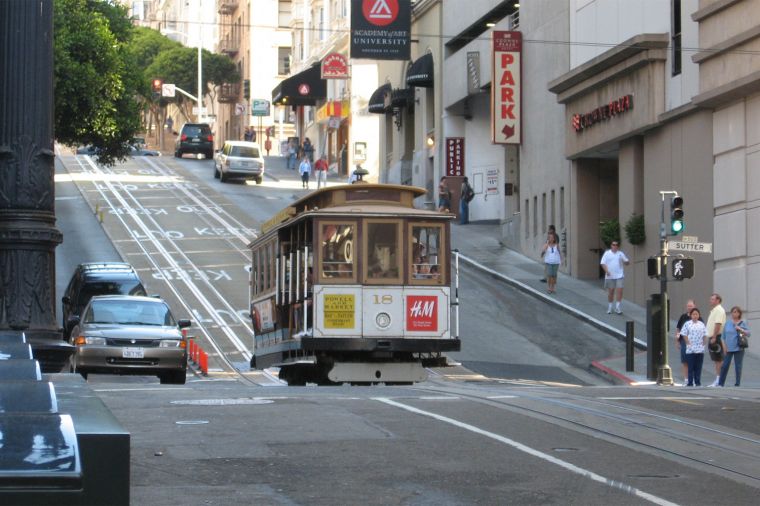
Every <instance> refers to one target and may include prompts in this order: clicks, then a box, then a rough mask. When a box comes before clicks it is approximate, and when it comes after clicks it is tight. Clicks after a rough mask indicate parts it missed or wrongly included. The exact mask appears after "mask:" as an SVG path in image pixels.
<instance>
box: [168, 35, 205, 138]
mask: <svg viewBox="0 0 760 506" xmlns="http://www.w3.org/2000/svg"><path fill="white" fill-rule="evenodd" d="M170 33H176V34H177V35H182V36H183V37H185V39H186V40H190V36H189V35H188V34H186V33H184V32H180V31H178V30H172V29H171V28H164V29H162V30H161V35H167V34H170ZM202 46H203V44H202V41H201V40H200V39H199V40H198V95H197V96H196V98H195V101H196V102H197V103H198V123H205V121H204V118H203V95H202V93H201V91H202V90H201V88H202V85H203V74H202V73H203V53H202V52H201V49H202Z"/></svg>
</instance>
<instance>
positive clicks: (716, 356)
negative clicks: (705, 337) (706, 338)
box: [707, 335, 723, 362]
mask: <svg viewBox="0 0 760 506" xmlns="http://www.w3.org/2000/svg"><path fill="white" fill-rule="evenodd" d="M715 342H716V343H718V346H720V335H719V336H718V337H717V339H715ZM707 351H709V352H710V360H712V361H713V362H720V361H721V360H723V346H720V348H718V351H711V350H710V347H709V342H708V347H707Z"/></svg>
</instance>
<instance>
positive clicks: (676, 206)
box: [670, 196, 685, 235]
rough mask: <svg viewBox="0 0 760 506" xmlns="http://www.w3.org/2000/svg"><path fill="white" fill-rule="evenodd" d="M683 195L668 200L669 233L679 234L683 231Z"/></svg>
mask: <svg viewBox="0 0 760 506" xmlns="http://www.w3.org/2000/svg"><path fill="white" fill-rule="evenodd" d="M684 228H685V227H684V220H683V197H678V196H676V197H673V198H672V199H671V200H670V235H680V234H682V233H683V231H684Z"/></svg>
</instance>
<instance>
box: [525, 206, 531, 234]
mask: <svg viewBox="0 0 760 506" xmlns="http://www.w3.org/2000/svg"><path fill="white" fill-rule="evenodd" d="M528 237H530V200H528V199H525V238H526V239H527V238H528Z"/></svg>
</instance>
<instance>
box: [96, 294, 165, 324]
mask: <svg viewBox="0 0 760 506" xmlns="http://www.w3.org/2000/svg"><path fill="white" fill-rule="evenodd" d="M84 323H116V324H121V325H166V326H176V325H177V324H176V322H175V321H174V317H173V316H172V314H171V312H170V311H169V307H168V306H167V305H166V304H164V303H163V302H160V301H156V302H153V301H142V300H95V301H93V303H92V304H91V305H90V307H89V309H88V310H87V313H86V314H85V315H84Z"/></svg>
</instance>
